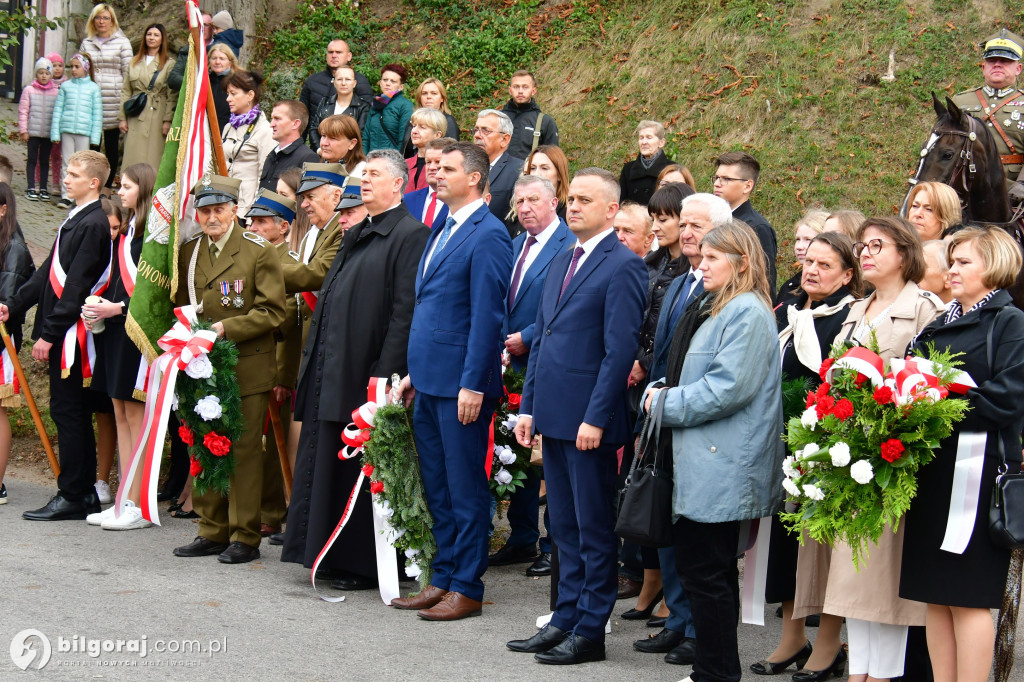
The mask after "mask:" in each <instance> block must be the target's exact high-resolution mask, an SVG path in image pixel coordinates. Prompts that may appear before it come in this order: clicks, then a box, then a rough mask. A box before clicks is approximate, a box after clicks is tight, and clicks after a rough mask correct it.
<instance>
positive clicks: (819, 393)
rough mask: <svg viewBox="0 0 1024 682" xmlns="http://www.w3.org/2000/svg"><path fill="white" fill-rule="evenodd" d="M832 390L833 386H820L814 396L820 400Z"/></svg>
mask: <svg viewBox="0 0 1024 682" xmlns="http://www.w3.org/2000/svg"><path fill="white" fill-rule="evenodd" d="M831 390H832V385H831V384H820V385H819V386H818V390H817V391H815V392H814V395H815V396H816V397H818V398H823V397H825V396H827V395H828V392H829V391H831Z"/></svg>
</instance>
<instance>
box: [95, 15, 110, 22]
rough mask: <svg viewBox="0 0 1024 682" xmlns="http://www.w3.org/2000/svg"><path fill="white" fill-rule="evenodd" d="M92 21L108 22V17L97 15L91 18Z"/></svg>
mask: <svg viewBox="0 0 1024 682" xmlns="http://www.w3.org/2000/svg"><path fill="white" fill-rule="evenodd" d="M93 21H94V22H95V21H110V17H108V16H107V15H105V14H97V15H96V16H95V17H93Z"/></svg>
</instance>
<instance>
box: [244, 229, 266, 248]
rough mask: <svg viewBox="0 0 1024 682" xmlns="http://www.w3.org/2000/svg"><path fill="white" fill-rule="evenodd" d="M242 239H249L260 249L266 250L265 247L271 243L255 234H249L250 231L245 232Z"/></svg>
mask: <svg viewBox="0 0 1024 682" xmlns="http://www.w3.org/2000/svg"><path fill="white" fill-rule="evenodd" d="M242 237H243V238H244V239H248V240H249V241H251V242H252V243H253V244H257V245H258V246H259V247H260V248H264V247H266V245H267V244H269V243H270V242H268V241H267V240H266V239H264V238H263V237H261V236H259V235H258V234H256V233H255V232H249V231H248V230H246V231H245V232H243V233H242Z"/></svg>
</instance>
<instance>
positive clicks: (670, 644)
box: [633, 628, 686, 654]
mask: <svg viewBox="0 0 1024 682" xmlns="http://www.w3.org/2000/svg"><path fill="white" fill-rule="evenodd" d="M684 639H686V635H684V634H683V633H681V632H676V631H675V630H669V629H668V628H665V629H664V630H662V631H661V632H659V633H658V634H656V635H651V636H650V637H647V638H645V639H638V640H636V641H635V642H633V648H634V649H636V650H637V651H640V652H642V653H645V654H665V653H668V652H669V651H672V649H675V648H676V646H678V645H679V644H681V643H682V641H683V640H684Z"/></svg>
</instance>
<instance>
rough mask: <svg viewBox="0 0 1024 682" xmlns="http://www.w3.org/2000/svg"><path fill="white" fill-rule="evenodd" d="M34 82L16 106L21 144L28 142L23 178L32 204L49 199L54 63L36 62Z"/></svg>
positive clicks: (57, 88)
mask: <svg viewBox="0 0 1024 682" xmlns="http://www.w3.org/2000/svg"><path fill="white" fill-rule="evenodd" d="M35 66H36V79H35V80H34V81H32V83H30V84H29V85H28V86H27V87H26V88H25V89H24V90H23V91H22V93H21V101H20V102H19V104H18V132H19V133H20V134H21V140H22V142H27V143H28V161H27V162H26V167H25V176H26V177H27V178H28V191H27V192H25V196H27V197H28V198H29V199H31V200H32V201H38V200H40V199H42V200H44V201H49V200H50V193H49V192H48V191H47V190H46V181H47V179H48V176H49V175H50V125H51V123H52V121H53V107H54V104H56V102H57V92H58V90H59V86H57V84H56V83H54V82H53V63H52V62H51V61H50V60H49V59H47V58H46V57H40V58H39V59H37V60H36V64H35ZM37 164H38V166H39V191H38V192H37V191H36V182H35V180H36V165H37Z"/></svg>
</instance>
